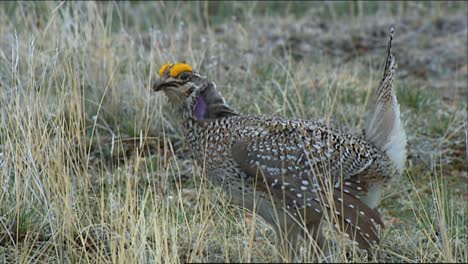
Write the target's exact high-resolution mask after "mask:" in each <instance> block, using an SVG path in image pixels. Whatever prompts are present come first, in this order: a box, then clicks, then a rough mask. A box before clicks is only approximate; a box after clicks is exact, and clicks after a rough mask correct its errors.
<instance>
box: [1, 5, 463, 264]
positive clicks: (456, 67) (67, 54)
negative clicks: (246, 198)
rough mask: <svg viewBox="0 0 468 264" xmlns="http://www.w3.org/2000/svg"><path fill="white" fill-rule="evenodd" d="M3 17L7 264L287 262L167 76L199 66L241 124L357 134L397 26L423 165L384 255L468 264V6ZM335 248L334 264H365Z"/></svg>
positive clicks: (391, 226) (9, 13)
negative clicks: (250, 118)
mask: <svg viewBox="0 0 468 264" xmlns="http://www.w3.org/2000/svg"><path fill="white" fill-rule="evenodd" d="M0 7H1V8H0V17H2V18H3V19H1V20H0V35H1V37H0V60H1V63H0V95H1V96H0V187H1V188H0V262H2V263H12V262H15V263H16V262H27V263H69V262H72V263H82V262H83V263H108V262H119V263H123V262H127V263H137V262H139V263H162V262H163V263H173V262H176V263H178V262H212V261H217V262H224V261H225V262H245V261H248V262H262V261H275V260H278V257H279V255H278V249H277V248H276V242H275V236H274V233H273V231H272V229H271V228H270V227H269V226H267V225H266V224H265V223H263V221H262V220H261V219H260V218H258V217H257V216H256V215H252V214H250V213H249V212H247V211H244V210H242V209H240V208H238V207H235V206H231V205H229V203H227V201H226V199H225V197H224V196H223V194H222V193H221V192H220V190H218V189H217V188H215V187H213V186H210V184H209V183H208V182H206V181H205V180H204V178H203V173H202V171H201V170H200V168H199V167H198V165H197V164H195V163H194V162H193V161H192V159H191V154H190V151H189V150H188V149H187V146H186V144H185V142H184V141H183V138H182V134H181V130H180V126H179V124H178V123H177V120H176V118H175V115H174V113H173V112H172V111H171V109H170V107H169V104H168V103H167V101H166V100H165V98H164V97H163V96H161V95H156V94H155V93H153V92H152V91H151V80H152V79H154V77H155V76H156V74H157V71H158V69H159V67H160V66H161V65H162V64H164V63H165V62H167V61H187V62H188V63H190V64H191V65H192V66H193V67H194V68H195V69H196V70H197V71H199V72H201V73H203V74H205V75H207V76H208V77H209V78H210V79H212V80H213V81H215V82H216V83H217V86H218V88H219V89H220V91H221V92H222V93H223V95H224V96H225V98H226V100H227V101H228V102H229V104H230V106H232V107H233V108H235V109H237V110H239V111H240V112H243V113H264V114H274V115H282V116H287V117H297V118H304V119H309V120H318V121H322V122H324V123H326V124H328V125H331V126H334V127H337V128H339V129H341V130H343V131H347V132H349V133H353V134H359V133H361V131H362V129H363V125H364V120H365V116H366V111H367V110H368V109H369V108H370V105H371V103H372V99H373V97H372V96H373V94H374V92H375V90H376V88H377V86H378V83H379V80H380V78H381V76H382V73H383V63H384V59H385V46H386V43H387V39H388V33H389V29H390V27H391V26H392V25H393V26H394V27H395V39H394V53H395V56H396V61H397V64H398V70H397V75H396V81H395V87H396V89H397V92H398V94H397V96H398V100H399V102H400V105H401V112H402V120H403V123H404V126H405V129H406V132H407V135H408V160H407V163H406V169H405V172H404V174H403V176H402V178H401V179H400V180H399V181H397V182H395V183H393V184H392V186H389V187H388V188H386V190H385V193H384V198H383V201H382V203H381V204H380V205H379V211H380V212H381V214H382V216H383V218H384V221H385V224H386V229H385V230H384V231H383V234H382V241H381V244H380V245H379V247H378V249H377V251H378V254H377V255H376V256H375V257H374V258H373V259H371V260H373V261H386V262H413V261H414V262H416V261H417V262H468V246H467V243H468V223H467V213H468V208H467V204H468V203H467V199H468V173H467V169H468V167H467V166H468V165H467V144H468V143H467V100H466V99H467V96H468V84H467V78H468V65H467V61H468V55H467V44H468V43H467V34H468V33H467V32H468V22H467V16H466V14H467V13H468V10H467V8H468V4H467V2H463V1H462V2H333V1H332V2H325V3H322V2H273V3H269V2H248V3H243V2H190V3H183V2H131V3H130V2H113V3H104V2H103V3H96V2H77V3H70V2H37V3H36V2H2V3H0ZM336 235H337V234H334V233H333V232H331V234H330V239H332V240H333V237H334V236H336ZM336 248H337V250H335V252H334V253H333V254H332V256H329V257H330V259H328V260H332V261H346V260H348V261H363V260H366V261H367V259H365V258H364V256H360V255H359V254H356V255H355V256H353V258H352V259H349V256H348V257H346V254H344V253H345V252H344V250H340V248H343V247H340V243H336ZM303 258H304V260H308V261H323V260H324V259H323V256H322V257H320V256H310V255H308V254H307V252H305V255H304V256H303Z"/></svg>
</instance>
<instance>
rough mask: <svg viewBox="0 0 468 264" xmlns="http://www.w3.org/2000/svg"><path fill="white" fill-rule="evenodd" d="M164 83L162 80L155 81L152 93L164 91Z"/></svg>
mask: <svg viewBox="0 0 468 264" xmlns="http://www.w3.org/2000/svg"><path fill="white" fill-rule="evenodd" d="M164 87H165V85H164V81H163V80H162V79H157V80H156V81H154V82H153V87H152V88H153V91H155V92H159V91H161V90H162V89H164Z"/></svg>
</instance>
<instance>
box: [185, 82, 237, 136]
mask: <svg viewBox="0 0 468 264" xmlns="http://www.w3.org/2000/svg"><path fill="white" fill-rule="evenodd" d="M237 115H238V113H237V112H236V111H234V110H233V109H232V108H231V107H229V105H228V104H227V103H226V101H225V100H224V98H223V96H222V95H221V93H220V92H219V91H218V90H217V89H216V86H215V85H214V83H210V84H209V85H207V87H206V88H205V89H203V90H202V91H201V92H199V93H197V94H194V95H193V97H192V98H190V100H189V103H187V104H186V105H185V106H184V107H182V108H180V110H179V116H180V118H181V122H182V126H183V128H184V133H185V136H186V137H187V139H188V140H189V141H191V139H190V138H189V137H190V136H191V135H196V134H198V133H200V131H201V130H203V129H205V128H206V126H207V124H208V123H210V122H213V121H215V120H216V119H221V118H229V117H231V116H237Z"/></svg>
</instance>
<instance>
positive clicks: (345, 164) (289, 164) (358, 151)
mask: <svg viewBox="0 0 468 264" xmlns="http://www.w3.org/2000/svg"><path fill="white" fill-rule="evenodd" d="M255 129H256V130H258V133H257V135H256V136H255V137H253V138H249V139H246V140H245V141H239V142H237V143H235V144H234V145H233V147H232V152H233V156H234V158H235V159H236V160H237V161H238V162H239V164H245V165H246V166H247V165H248V166H251V167H253V168H255V169H256V168H261V169H262V170H264V171H266V172H268V174H269V175H272V176H273V177H275V178H277V179H278V180H279V178H281V177H282V175H286V176H287V177H286V178H287V179H288V180H290V181H295V180H297V181H298V182H302V181H308V182H309V183H310V184H311V185H313V184H315V186H317V185H319V184H321V183H322V182H324V181H328V182H329V183H330V184H332V185H337V186H339V185H343V187H344V190H349V192H350V193H351V192H352V191H356V193H362V192H364V193H365V192H366V191H367V190H366V188H367V186H365V185H364V183H362V182H361V181H360V179H359V174H360V173H361V172H363V171H364V170H366V169H367V168H368V167H369V166H370V165H371V164H372V162H373V161H374V159H373V155H372V153H373V151H374V150H373V149H372V147H370V146H369V145H368V144H365V143H364V142H363V141H362V140H360V139H357V138H353V137H349V136H343V135H340V134H339V133H337V132H336V131H334V130H330V129H326V128H323V127H319V126H314V125H311V124H308V123H306V122H304V123H293V124H291V123H287V124H283V125H282V126H280V127H278V126H274V127H273V126H267V125H262V126H260V127H256V128H255Z"/></svg>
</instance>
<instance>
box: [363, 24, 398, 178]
mask: <svg viewBox="0 0 468 264" xmlns="http://www.w3.org/2000/svg"><path fill="white" fill-rule="evenodd" d="M393 31H394V30H393V28H391V30H390V40H389V42H388V46H387V58H386V62H385V70H384V74H383V78H382V81H381V82H380V86H379V89H378V90H377V96H376V101H375V104H374V106H373V108H372V110H371V112H370V115H369V117H368V120H367V124H366V128H365V132H364V137H365V139H366V140H368V141H369V142H371V143H373V144H374V145H375V146H376V147H378V148H379V149H380V150H382V151H383V152H385V153H386V154H387V156H388V157H389V158H390V159H391V160H392V162H393V164H394V165H395V167H396V168H397V170H398V172H399V173H400V174H401V173H402V172H403V168H404V164H405V160H406V133H405V130H404V129H403V126H402V124H401V120H400V105H399V104H398V101H397V98H396V93H395V89H394V87H393V76H394V74H395V69H396V65H395V57H394V56H393V54H392V39H393Z"/></svg>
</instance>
